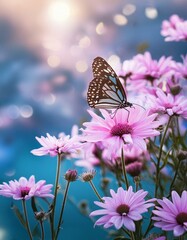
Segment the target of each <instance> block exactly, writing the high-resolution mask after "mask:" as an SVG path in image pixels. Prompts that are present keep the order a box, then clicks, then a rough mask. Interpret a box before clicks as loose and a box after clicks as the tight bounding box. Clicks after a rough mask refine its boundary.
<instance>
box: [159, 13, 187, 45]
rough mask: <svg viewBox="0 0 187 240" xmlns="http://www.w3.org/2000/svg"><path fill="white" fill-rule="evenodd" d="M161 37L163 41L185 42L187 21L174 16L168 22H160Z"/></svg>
mask: <svg viewBox="0 0 187 240" xmlns="http://www.w3.org/2000/svg"><path fill="white" fill-rule="evenodd" d="M161 35H162V36H164V37H166V38H165V41H181V40H187V21H184V20H183V19H182V18H180V17H179V16H178V15H176V14H174V15H172V16H171V17H170V19H169V21H168V20H164V21H163V22H162V29H161Z"/></svg>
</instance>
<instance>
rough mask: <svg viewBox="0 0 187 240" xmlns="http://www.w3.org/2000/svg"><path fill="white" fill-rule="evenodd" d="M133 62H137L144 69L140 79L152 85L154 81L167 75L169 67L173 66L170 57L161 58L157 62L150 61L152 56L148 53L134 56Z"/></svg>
mask: <svg viewBox="0 0 187 240" xmlns="http://www.w3.org/2000/svg"><path fill="white" fill-rule="evenodd" d="M134 60H136V61H138V62H139V63H140V64H141V65H142V66H143V67H144V68H145V72H144V75H143V77H142V79H145V80H148V81H150V83H153V81H154V80H155V79H160V78H161V77H163V76H165V75H167V74H168V73H169V72H170V70H171V66H172V65H173V61H172V58H171V57H167V58H166V57H164V56H162V57H161V58H160V59H159V60H158V61H157V60H154V59H152V56H151V54H150V53H149V52H145V53H144V54H138V55H136V56H135V57H134Z"/></svg>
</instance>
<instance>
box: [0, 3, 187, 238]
mask: <svg viewBox="0 0 187 240" xmlns="http://www.w3.org/2000/svg"><path fill="white" fill-rule="evenodd" d="M55 2H61V3H62V2H63V4H65V5H63V6H64V8H62V9H61V8H60V7H59V9H58V10H56V11H57V12H56V13H54V12H53V10H54V9H55V8H54V6H53V4H54V3H55ZM129 3H130V4H131V5H133V6H135V7H136V10H135V12H134V13H133V14H131V15H129V16H126V18H127V19H128V22H127V24H125V25H119V24H116V23H115V22H114V20H113V18H114V16H115V15H116V14H121V15H123V16H125V14H124V13H123V8H124V7H125V6H126V5H127V4H129ZM59 6H61V5H59ZM147 8H152V10H154V11H156V13H157V16H153V17H152V18H150V17H148V16H146V14H145V11H146V9H147ZM186 8H187V1H186V0H165V1H163V0H157V1H153V0H152V1H151V0H150V1H147V0H146V1H145V0H141V1H122V0H116V1H113V0H102V1H99V0H95V1H87V0H79V1H75V0H74V1H73V0H69V1H65V0H64V1H57V0H56V1H55V0H47V1H46V0H45V1H44V0H43V1H42V0H38V1H29V2H28V1H21V0H14V1H5V0H3V1H1V2H0V173H1V175H0V182H3V181H6V182H7V181H10V180H11V179H19V178H20V177H21V176H25V177H27V178H29V177H30V176H31V175H32V174H34V175H35V177H36V180H37V181H38V180H40V179H46V181H47V183H54V177H55V169H56V158H50V157H48V156H44V157H37V156H34V155H32V154H31V153H30V151H31V150H32V149H34V148H38V147H39V144H38V142H37V141H36V140H35V136H41V135H43V136H45V135H46V132H48V133H50V134H51V135H56V136H57V135H58V134H59V133H60V132H65V133H66V134H70V131H71V127H72V126H73V124H77V125H78V126H79V127H81V124H82V122H84V121H85V120H88V119H89V116H88V114H87V111H86V110H87V108H88V105H87V102H86V98H85V96H86V89H87V86H88V83H89V82H90V80H91V79H92V72H91V64H92V61H93V58H95V57H96V56H102V57H104V58H106V59H109V58H110V57H111V56H113V55H114V56H115V57H118V58H119V59H120V60H121V61H122V62H123V61H124V60H127V59H131V58H132V57H133V56H134V55H135V54H137V51H138V49H145V50H147V51H150V52H151V54H152V57H153V58H155V59H159V58H160V57H161V56H162V55H165V56H173V58H174V59H175V60H177V61H181V57H180V56H181V55H182V54H183V55H185V54H186V49H187V48H186V43H185V42H168V43H166V42H164V38H163V37H162V36H161V35H160V29H161V23H162V21H163V20H164V19H169V17H170V16H171V15H172V14H174V13H175V14H178V15H179V16H180V17H181V18H184V19H185V18H187V15H186ZM64 9H65V10H64ZM101 22H102V23H103V25H104V27H103V29H102V28H101V30H100V31H103V33H102V34H97V31H96V27H97V26H98V24H99V23H101ZM100 25H101V26H102V24H100ZM70 167H72V168H74V167H75V166H74V162H73V161H72V162H71V161H69V160H67V161H66V162H65V163H64V164H63V166H62V173H61V176H62V175H63V173H64V172H65V171H66V170H67V169H68V168H70ZM77 170H78V172H79V173H81V172H82V171H83V169H81V168H77ZM99 177H100V173H99V171H98V173H97V177H96V178H95V179H94V182H95V184H96V186H99ZM61 184H62V189H63V188H64V186H65V181H63V180H62V178H61ZM115 188H116V185H114V189H115ZM69 197H70V198H71V200H72V201H73V203H72V201H68V203H67V205H66V208H65V213H64V225H63V229H62V231H61V234H62V239H66V240H71V239H78V240H82V239H89V240H98V239H107V233H106V231H105V230H103V229H102V228H99V227H96V228H95V229H94V228H93V222H92V221H91V220H90V219H88V218H87V217H85V216H83V215H81V213H80V211H79V210H78V208H77V206H76V205H77V204H78V203H79V202H80V201H81V200H82V199H83V200H84V199H87V201H88V202H89V208H90V209H96V207H95V206H94V204H93V201H94V200H96V197H95V195H94V193H93V192H92V190H91V188H90V186H89V185H88V184H86V183H82V182H80V181H76V182H75V183H73V184H72V185H71V187H70V192H69ZM11 203H12V199H7V198H3V197H1V198H0V206H1V213H0V240H4V239H6V240H13V239H15V240H18V239H28V237H27V233H26V231H25V230H24V229H23V228H22V227H21V225H20V223H19V222H18V220H17V218H16V216H15V215H14V214H13V212H12V210H11V209H10V206H11ZM16 204H18V206H19V207H21V205H20V203H18V202H16ZM29 214H30V215H31V214H32V213H31V211H29ZM31 225H32V226H34V222H32V223H31ZM47 239H50V238H47Z"/></svg>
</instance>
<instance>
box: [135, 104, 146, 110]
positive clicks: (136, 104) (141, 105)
mask: <svg viewBox="0 0 187 240" xmlns="http://www.w3.org/2000/svg"><path fill="white" fill-rule="evenodd" d="M132 104H133V105H137V106H139V107H141V108H143V109H144V110H146V109H145V108H144V107H143V106H142V105H140V104H137V103H132Z"/></svg>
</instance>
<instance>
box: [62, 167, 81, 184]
mask: <svg viewBox="0 0 187 240" xmlns="http://www.w3.org/2000/svg"><path fill="white" fill-rule="evenodd" d="M77 177H78V174H77V171H76V170H70V169H69V170H68V171H67V172H66V173H65V176H64V178H65V179H66V180H67V181H68V182H74V181H76V180H77Z"/></svg>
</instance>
